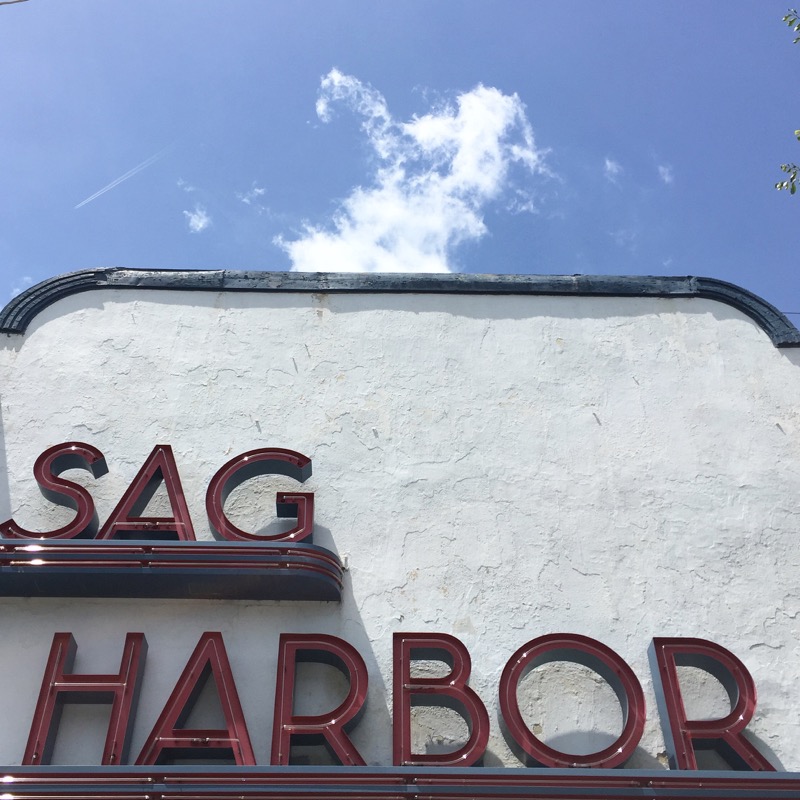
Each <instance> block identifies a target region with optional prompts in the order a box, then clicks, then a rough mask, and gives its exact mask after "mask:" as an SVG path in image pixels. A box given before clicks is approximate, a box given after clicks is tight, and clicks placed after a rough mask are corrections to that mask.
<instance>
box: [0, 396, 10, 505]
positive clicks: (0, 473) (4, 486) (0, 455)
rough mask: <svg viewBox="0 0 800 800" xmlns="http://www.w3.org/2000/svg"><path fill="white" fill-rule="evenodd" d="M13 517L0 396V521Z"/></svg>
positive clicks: (0, 398) (0, 397)
mask: <svg viewBox="0 0 800 800" xmlns="http://www.w3.org/2000/svg"><path fill="white" fill-rule="evenodd" d="M10 516H11V489H10V488H9V485H8V458H7V456H6V428H5V423H4V422H3V398H2V396H0V521H2V520H6V519H8V518H9V517H10Z"/></svg>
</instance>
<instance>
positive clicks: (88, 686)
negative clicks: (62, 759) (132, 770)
mask: <svg viewBox="0 0 800 800" xmlns="http://www.w3.org/2000/svg"><path fill="white" fill-rule="evenodd" d="M76 650H77V645H76V644H75V639H74V638H73V636H72V634H71V633H57V634H56V635H55V636H54V637H53V644H52V646H51V648H50V655H49V657H48V659H47V666H46V668H45V671H44V678H43V680H42V688H41V691H40V692H39V700H38V701H37V703H36V711H35V712H34V714H33V724H32V725H31V732H30V735H29V736H28V744H27V746H26V747H25V755H24V756H23V757H22V763H23V764H26V765H27V764H33V765H35V766H40V765H41V764H49V763H50V759H51V757H52V755H53V745H54V744H55V740H56V732H57V731H58V722H59V719H60V718H61V710H62V707H63V705H64V703H68V702H73V703H111V719H110V720H109V723H108V734H107V735H106V743H105V745H104V746H103V760H102V761H101V762H100V763H101V764H104V765H107V764H114V765H116V764H124V763H125V761H126V760H127V757H128V745H129V743H130V734H131V730H132V729H133V717H134V714H135V713H136V700H137V697H138V695H139V684H140V678H141V676H142V672H143V670H144V657H145V654H146V653H147V642H146V641H145V638H144V634H142V633H129V634H128V635H127V636H126V637H125V648H124V650H123V651H122V663H121V665H120V669H119V673H118V674H117V675H75V674H72V673H70V672H69V670H71V669H72V664H73V662H74V660H75V651H76Z"/></svg>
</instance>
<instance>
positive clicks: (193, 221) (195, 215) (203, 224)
mask: <svg viewBox="0 0 800 800" xmlns="http://www.w3.org/2000/svg"><path fill="white" fill-rule="evenodd" d="M183 215H184V216H185V217H186V222H187V224H188V225H189V230H190V231H191V232H192V233H202V231H204V230H205V229H206V228H207V227H208V226H209V225H211V217H209V216H208V213H207V212H206V210H205V209H204V208H203V206H201V205H199V204H198V205H196V206H195V207H194V211H184V212H183Z"/></svg>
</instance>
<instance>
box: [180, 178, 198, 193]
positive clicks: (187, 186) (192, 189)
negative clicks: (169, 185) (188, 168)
mask: <svg viewBox="0 0 800 800" xmlns="http://www.w3.org/2000/svg"><path fill="white" fill-rule="evenodd" d="M177 185H178V188H179V189H183V191H184V192H196V191H197V189H195V187H194V186H192V185H191V184H190V183H187V182H186V181H185V180H184V179H183V178H178V184H177Z"/></svg>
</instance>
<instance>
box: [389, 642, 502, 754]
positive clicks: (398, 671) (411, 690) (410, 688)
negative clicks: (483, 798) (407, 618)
mask: <svg viewBox="0 0 800 800" xmlns="http://www.w3.org/2000/svg"><path fill="white" fill-rule="evenodd" d="M415 659H425V660H432V661H444V662H445V663H446V664H447V665H448V666H449V667H450V673H449V674H448V675H446V676H444V677H443V678H412V677H411V662H412V661H413V660H415ZM471 667H472V662H471V660H470V657H469V652H468V651H467V648H466V647H464V645H463V644H462V643H461V642H460V641H459V640H458V639H456V637H455V636H449V635H448V634H446V633H395V635H394V691H393V704H394V712H393V717H394V718H393V721H392V728H393V731H392V733H393V740H394V741H393V747H392V749H393V755H394V763H395V765H397V766H400V767H407V766H436V767H469V766H472V765H473V764H476V763H479V762H480V760H481V759H482V758H483V754H484V752H485V751H486V745H487V744H488V742H489V715H488V714H487V713H486V707H485V706H484V705H483V703H482V702H481V699H480V698H479V697H478V695H477V694H476V693H475V692H474V691H473V690H472V689H470V688H469V687H468V686H467V681H468V680H469V673H470V669H471ZM412 702H413V703H414V704H415V705H425V706H445V707H446V708H450V709H452V710H453V711H456V712H457V713H459V714H461V715H462V716H464V718H465V720H466V722H467V725H468V727H469V739H467V741H466V743H465V744H464V745H463V746H462V747H460V748H459V749H458V750H455V751H453V752H452V753H444V754H428V753H413V752H412V751H411V705H412ZM465 711H466V715H465V714H464V712H465Z"/></svg>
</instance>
